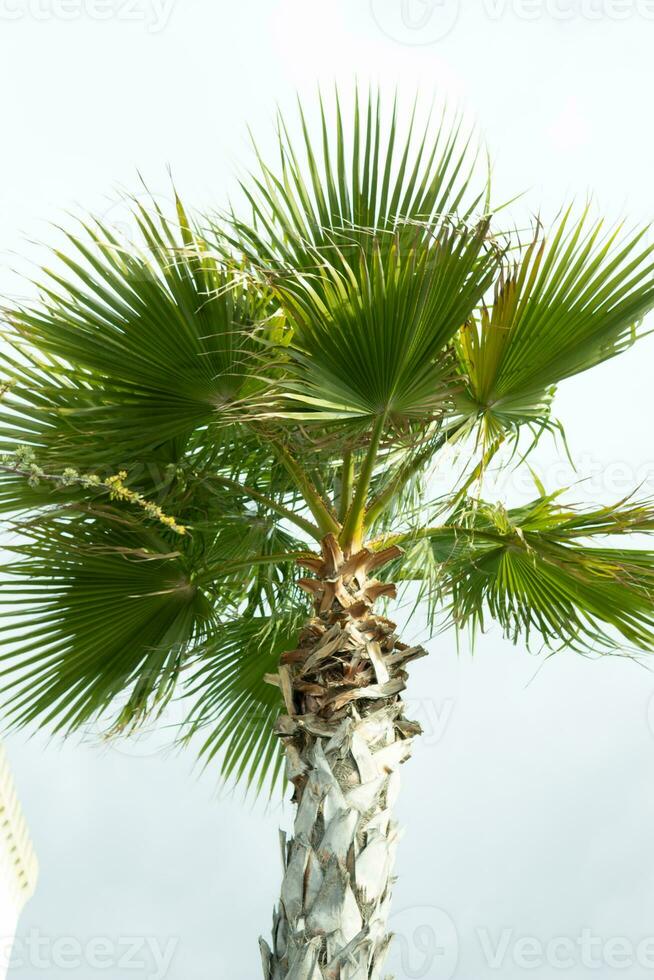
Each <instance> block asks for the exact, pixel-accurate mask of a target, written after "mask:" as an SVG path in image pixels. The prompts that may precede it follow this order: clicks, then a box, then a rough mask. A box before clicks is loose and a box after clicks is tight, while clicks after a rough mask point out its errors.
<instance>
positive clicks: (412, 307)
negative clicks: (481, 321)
mask: <svg viewBox="0 0 654 980" xmlns="http://www.w3.org/2000/svg"><path fill="white" fill-rule="evenodd" d="M432 235H433V238H432V239H431V240H430V241H428V242H425V241H421V242H416V243H415V244H414V247H412V248H411V247H408V246H407V245H406V244H405V245H404V246H403V245H401V244H400V242H399V241H397V242H396V246H395V247H394V248H393V249H392V250H391V251H390V252H389V253H388V254H387V255H386V256H384V254H383V253H382V251H381V250H378V249H375V250H373V254H372V256H371V258H370V259H367V258H366V257H365V255H364V254H363V253H361V254H360V255H359V257H358V264H357V267H356V268H352V267H350V266H349V265H348V264H347V262H346V261H343V263H342V270H343V271H339V270H337V269H335V268H333V267H331V266H327V265H325V266H324V267H323V269H322V270H321V272H320V273H318V274H317V275H315V276H312V277H309V276H302V277H299V278H298V279H296V280H295V281H287V282H285V283H283V284H282V285H281V286H280V287H279V288H278V290H277V292H278V294H279V296H280V300H281V303H282V306H283V308H284V310H285V311H286V313H287V314H288V316H289V319H290V323H291V326H292V334H291V339H290V343H289V344H288V346H287V348H286V349H287V352H288V358H289V372H290V378H289V379H288V380H287V381H286V383H285V393H286V396H287V398H290V399H294V400H295V401H296V402H297V403H298V408H297V409H296V411H295V413H292V414H293V417H296V418H300V419H303V420H306V421H309V420H314V419H318V420H327V421H334V420H338V419H345V420H346V419H349V418H361V419H364V420H367V421H368V422H369V423H370V422H371V421H373V420H374V419H375V418H377V417H379V416H386V417H387V418H388V419H389V421H391V422H393V421H394V422H396V423H399V424H401V425H404V424H405V423H406V422H407V421H408V420H410V419H413V418H420V419H422V420H423V421H425V422H426V421H428V420H429V419H431V418H432V417H433V416H434V415H435V414H443V412H444V410H445V407H446V405H447V402H448V399H449V398H450V396H451V392H450V391H449V390H448V383H449V382H451V374H452V363H451V358H448V356H447V353H446V350H445V349H446V347H447V344H448V341H449V340H450V338H451V337H452V335H453V334H454V333H455V332H456V330H457V329H458V328H459V326H460V324H461V323H462V322H464V321H465V320H466V319H467V317H468V316H469V315H470V313H471V311H472V310H473V309H474V308H475V306H476V305H477V303H478V302H479V300H480V299H481V297H482V296H483V294H484V292H485V290H486V289H487V288H488V286H489V284H490V283H491V282H492V281H493V277H494V274H495V270H496V267H497V255H496V253H495V251H494V250H493V249H492V248H488V247H487V242H486V235H487V222H482V223H481V224H480V225H478V226H477V227H475V228H472V229H468V228H467V227H460V228H448V227H445V226H439V227H437V228H433V229H432Z"/></svg>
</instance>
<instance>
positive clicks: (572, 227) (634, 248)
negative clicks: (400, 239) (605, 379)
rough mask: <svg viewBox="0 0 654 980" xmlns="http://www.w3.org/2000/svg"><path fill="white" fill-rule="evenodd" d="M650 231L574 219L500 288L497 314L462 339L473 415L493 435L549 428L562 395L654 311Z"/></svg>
mask: <svg viewBox="0 0 654 980" xmlns="http://www.w3.org/2000/svg"><path fill="white" fill-rule="evenodd" d="M645 233H646V232H645V230H643V231H640V232H636V233H633V234H630V235H624V236H623V235H621V232H620V229H619V228H618V229H614V230H612V231H610V232H605V231H604V225H603V222H602V221H592V220H591V219H590V217H589V212H588V209H586V210H585V211H584V212H583V214H582V215H581V217H580V218H579V220H577V221H575V220H573V217H572V212H571V209H569V210H568V211H567V212H566V213H565V214H564V215H563V217H562V218H561V220H560V221H559V222H558V224H557V225H556V226H555V228H554V229H553V232H552V236H551V238H550V239H548V238H546V237H544V236H543V235H542V233H541V232H540V230H539V233H538V235H537V237H536V239H535V240H534V241H533V242H532V244H531V245H529V247H528V248H527V249H526V250H525V251H524V254H523V256H522V257H521V258H520V259H519V260H518V261H517V262H516V264H515V266H514V267H513V268H511V269H509V270H508V271H507V272H506V273H505V274H504V275H503V276H502V277H501V278H500V280H499V281H498V283H497V285H496V287H495V296H494V301H493V305H492V308H491V309H490V310H487V309H483V310H482V312H481V315H480V316H479V317H478V318H474V317H473V318H472V319H471V320H469V321H468V323H467V324H466V326H465V327H464V328H463V329H462V331H461V335H460V343H459V351H460V356H461V361H462V368H463V374H464V377H465V380H466V388H467V390H466V393H465V394H463V395H462V396H461V397H460V399H459V405H460V407H461V409H462V411H463V412H464V413H472V414H474V415H479V416H481V417H482V418H483V419H484V420H485V422H486V424H487V425H488V427H489V430H490V433H491V435H497V433H498V432H499V431H502V430H505V429H507V428H512V427H515V426H516V425H519V424H521V423H524V422H529V421H540V422H543V421H545V420H546V419H547V417H548V414H549V409H550V402H551V395H552V390H553V386H554V385H556V384H558V383H559V382H560V381H562V380H564V379H565V378H569V377H571V376H572V375H574V374H578V373H579V372H580V371H585V370H587V369H588V368H591V367H594V366H595V365H597V364H599V363H601V362H602V361H605V360H607V359H608V358H611V357H614V356H615V355H616V354H619V353H620V352H621V351H623V350H625V349H626V348H627V347H629V346H630V345H631V344H632V343H633V341H634V340H635V338H636V336H637V326H638V324H639V322H640V320H641V319H642V317H643V316H644V315H645V313H647V312H648V311H649V310H650V309H651V308H652V306H654V279H653V276H652V273H653V272H654V246H647V245H645V244H644V243H643V239H644V236H645Z"/></svg>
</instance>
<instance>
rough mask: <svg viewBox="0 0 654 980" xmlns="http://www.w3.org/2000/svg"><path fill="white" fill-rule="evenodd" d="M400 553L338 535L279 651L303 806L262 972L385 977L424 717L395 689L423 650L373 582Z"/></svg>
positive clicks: (290, 755)
mask: <svg viewBox="0 0 654 980" xmlns="http://www.w3.org/2000/svg"><path fill="white" fill-rule="evenodd" d="M397 554H398V550H397V549H387V551H385V552H379V553H376V554H372V553H371V552H369V551H367V550H366V549H364V550H363V551H361V552H359V553H357V554H356V555H354V556H352V557H350V558H346V557H344V556H343V554H342V553H341V551H340V548H339V547H338V545H337V543H336V541H335V539H334V538H333V537H332V536H328V537H327V538H326V539H325V540H324V542H323V558H322V560H320V559H316V560H315V561H313V560H309V561H307V562H306V563H305V564H307V565H309V567H311V570H312V571H314V572H315V574H316V576H317V577H316V578H315V579H306V580H303V585H304V586H305V588H306V589H307V590H308V591H310V592H312V593H313V594H314V595H315V601H316V615H315V617H314V618H313V619H312V620H311V621H310V622H309V623H308V624H307V626H306V628H305V629H304V630H303V632H302V634H301V637H300V646H299V648H298V649H297V650H293V651H290V652H288V653H286V654H284V655H283V657H282V658H281V664H280V671H279V675H275V676H274V677H272V678H270V680H271V682H273V683H278V684H279V685H280V687H281V690H282V693H283V695H284V700H285V703H286V708H287V711H288V714H286V715H284V716H282V717H281V718H280V720H279V723H278V733H279V735H280V737H281V738H282V739H283V740H284V743H285V749H286V765H287V774H288V778H289V780H290V781H291V782H292V783H293V785H294V786H295V793H294V797H293V799H294V802H295V803H296V804H297V813H296V817H295V826H294V833H293V837H292V839H291V840H289V841H287V840H286V836H285V835H282V853H283V862H284V879H283V883H282V889H281V897H280V903H279V907H278V909H277V910H276V912H275V915H274V921H273V937H272V948H271V947H269V946H268V944H267V943H265V942H264V941H263V940H261V943H260V945H261V955H262V960H263V969H264V977H265V980H377V978H379V980H381V978H382V977H383V973H382V970H383V964H384V960H385V957H386V953H387V950H388V945H389V942H390V936H389V934H388V932H387V920H388V912H389V903H390V899H391V887H392V884H393V880H394V879H393V876H392V875H393V863H394V857H395V850H396V845H397V840H398V827H397V824H396V823H395V821H394V820H393V819H392V816H391V812H392V807H393V804H394V802H395V799H396V796H397V792H398V783H399V772H398V770H399V767H400V765H401V764H402V763H403V762H405V761H406V759H408V757H409V755H410V753H411V744H412V739H413V737H414V736H415V735H417V734H419V731H420V728H419V726H418V725H416V724H414V723H412V722H409V721H407V720H406V718H405V717H404V706H403V703H402V701H401V699H400V697H399V695H400V692H401V691H402V690H403V689H404V687H405V681H406V676H407V675H406V670H405V667H406V664H407V663H408V662H409V661H410V660H412V659H415V658H416V657H419V656H422V655H423V654H424V653H425V651H424V650H423V649H422V648H421V647H413V648H409V647H407V646H406V645H405V644H403V643H401V642H400V641H399V640H398V638H397V636H396V634H395V632H394V630H395V625H394V624H393V623H391V622H389V620H387V619H385V618H384V617H382V616H378V615H375V614H374V613H373V612H372V605H373V603H374V601H375V599H377V598H378V597H379V596H380V595H394V592H395V590H394V587H393V586H389V585H388V584H383V583H380V582H377V581H375V580H371V579H369V578H368V575H369V573H370V572H372V571H373V570H374V569H375V568H378V567H380V566H381V565H382V564H385V563H386V562H387V561H390V560H391V559H392V558H394V557H396V556H397Z"/></svg>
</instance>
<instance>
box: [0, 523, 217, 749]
mask: <svg viewBox="0 0 654 980" xmlns="http://www.w3.org/2000/svg"><path fill="white" fill-rule="evenodd" d="M6 550H7V552H8V553H9V556H10V557H9V560H8V562H7V564H6V565H5V567H4V569H3V578H4V581H3V585H2V594H1V598H0V603H1V607H2V647H3V653H2V657H1V658H0V677H1V678H2V688H3V704H4V709H5V712H6V715H7V718H8V719H9V720H10V722H12V723H14V724H20V725H25V724H28V723H30V722H37V723H38V724H43V725H46V726H48V727H52V728H53V729H54V730H57V731H60V730H61V731H71V730H73V729H75V728H79V727H80V726H81V725H83V724H85V723H86V722H88V721H89V720H90V719H91V718H94V717H96V716H98V715H100V714H102V713H103V712H105V711H107V709H109V708H110V706H111V705H112V703H115V702H117V701H118V702H120V699H121V698H124V699H125V704H124V705H123V707H122V709H121V710H120V711H119V713H118V718H117V721H118V723H119V724H125V725H127V726H129V725H130V724H131V723H132V722H134V721H138V720H139V719H140V717H141V716H142V715H143V714H144V713H145V712H146V711H147V710H148V709H151V708H152V707H153V706H156V705H161V704H163V703H165V701H166V700H167V698H169V697H170V696H171V694H172V692H173V690H174V686H175V683H176V680H177V676H178V673H179V670H180V668H181V665H182V663H183V661H184V657H185V655H186V654H187V652H188V650H189V649H190V647H191V646H192V645H193V644H194V643H198V642H199V641H200V640H201V639H202V637H203V636H204V635H205V632H206V629H207V627H208V625H209V623H210V622H211V620H212V618H213V610H212V605H211V603H210V602H209V601H208V598H207V596H206V594H204V593H203V592H202V591H201V590H200V589H198V587H197V586H196V585H195V584H194V583H193V581H192V575H191V566H190V565H189V561H188V556H187V555H185V553H184V551H182V550H180V549H179V548H176V547H174V546H172V545H171V544H170V543H169V542H167V541H165V540H164V539H163V538H162V536H161V535H159V534H158V533H155V532H153V531H151V530H146V529H144V528H143V527H142V526H138V525H134V524H131V523H130V522H128V521H125V520H123V519H122V518H121V517H119V516H118V515H115V514H114V515H113V516H110V517H108V518H107V519H105V520H98V519H97V518H89V517H88V516H87V515H86V514H85V513H84V512H81V513H77V514H75V513H70V514H66V515H65V516H64V515H62V516H59V517H55V516H53V517H51V518H48V519H44V520H41V521H39V522H38V523H32V524H29V525H27V526H24V527H22V528H21V531H20V539H19V542H18V543H16V544H12V545H8V546H7V548H6Z"/></svg>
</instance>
